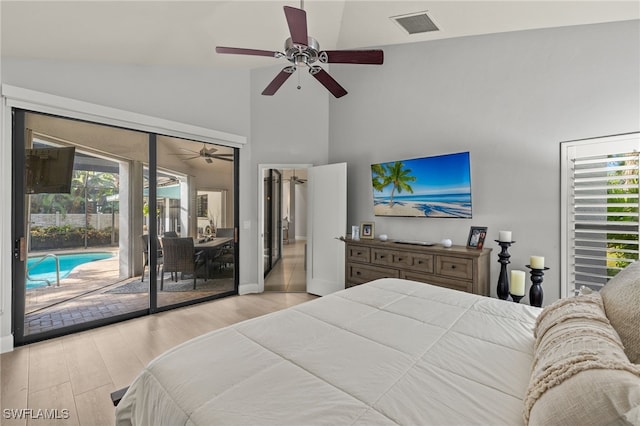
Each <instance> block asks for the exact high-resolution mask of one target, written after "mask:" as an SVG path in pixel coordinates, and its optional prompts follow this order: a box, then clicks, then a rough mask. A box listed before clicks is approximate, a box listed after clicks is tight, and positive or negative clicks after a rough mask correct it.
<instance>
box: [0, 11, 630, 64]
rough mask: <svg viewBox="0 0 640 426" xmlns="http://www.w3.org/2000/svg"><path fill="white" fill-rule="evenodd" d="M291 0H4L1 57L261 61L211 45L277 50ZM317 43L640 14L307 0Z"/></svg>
mask: <svg viewBox="0 0 640 426" xmlns="http://www.w3.org/2000/svg"><path fill="white" fill-rule="evenodd" d="M285 5H288V6H294V7H300V2H299V1H244V0H233V1H168V2H159V1H119V2H97V1H67V2H60V1H38V2H36V1H6V0H2V2H1V7H2V11H1V12H2V55H3V56H14V57H22V58H45V59H59V60H70V61H90V62H98V63H112V64H113V63H116V64H118V63H120V64H155V65H171V66H199V67H212V68H213V67H240V68H243V67H244V68H246V67H261V66H268V65H272V64H275V63H276V62H274V61H285V59H273V58H265V57H247V56H238V55H219V54H216V53H215V51H214V48H215V46H216V45H221V46H230V47H245V48H254V49H263V50H278V51H281V50H282V49H283V44H284V40H285V39H286V38H287V37H288V36H289V34H288V29H287V24H286V20H285V17H284V13H283V9H282V7H283V6H285ZM304 9H305V10H306V11H307V19H308V28H309V35H310V36H313V37H315V38H316V39H317V40H318V41H319V42H320V48H321V50H334V49H354V48H368V47H376V46H385V45H392V44H400V43H412V42H419V41H427V40H435V39H440V38H449V37H461V36H468V35H477V34H488V33H498V32H505V31H516V30H525V29H534V28H547V27H558V26H568V25H580V24H591V23H598V22H611V21H622V20H629V19H640V2H638V1H636V0H631V1H589V0H578V1H552V0H547V1H545V0H541V1H524V0H510V1H479V0H475V1H456V0H449V1H363V0H342V1H332V0H306V1H304ZM421 11H427V12H428V13H429V15H430V16H431V18H432V19H433V21H434V22H435V23H436V24H437V25H438V26H439V28H440V31H438V32H436V33H427V34H420V35H409V34H407V33H406V32H405V31H404V30H403V29H401V28H400V26H399V25H397V24H396V23H395V22H394V21H393V20H391V19H389V18H390V17H392V16H396V15H403V14H408V13H413V12H421Z"/></svg>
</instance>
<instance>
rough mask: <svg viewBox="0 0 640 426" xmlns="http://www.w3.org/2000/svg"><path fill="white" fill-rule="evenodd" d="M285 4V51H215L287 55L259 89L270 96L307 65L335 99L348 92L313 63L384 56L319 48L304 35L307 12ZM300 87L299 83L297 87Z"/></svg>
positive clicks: (378, 59)
mask: <svg viewBox="0 0 640 426" xmlns="http://www.w3.org/2000/svg"><path fill="white" fill-rule="evenodd" d="M300 6H301V8H300V9H297V8H295V7H290V6H284V14H285V17H286V18H287V24H288V26H289V33H290V34H291V37H289V38H288V39H287V40H286V41H285V42H284V52H277V51H270V50H258V49H243V48H237V47H222V46H217V47H216V52H217V53H230V54H236V55H255V56H271V57H274V58H286V59H287V60H288V61H289V62H291V63H292V65H289V66H287V67H285V68H284V69H283V70H282V71H280V73H279V74H278V75H276V78H274V79H273V80H272V81H271V83H269V85H268V86H267V87H266V88H265V89H264V91H263V92H262V94H263V95H267V96H271V95H273V94H274V93H276V92H277V91H278V89H279V88H280V87H281V86H282V85H283V84H284V82H285V81H287V79H288V78H289V77H291V75H292V74H293V73H294V72H296V70H297V69H298V67H305V66H306V67H309V74H311V75H312V76H313V77H314V78H315V79H316V80H318V81H319V82H320V83H321V84H322V85H323V86H324V87H326V88H327V90H329V92H331V94H333V96H335V97H336V98H340V97H342V96H344V95H346V94H347V91H346V90H345V89H344V88H343V87H342V86H340V84H338V82H337V81H336V80H334V79H333V77H331V76H330V75H329V73H327V72H326V71H325V70H324V69H323V68H322V67H320V66H319V65H314V64H315V62H317V61H320V62H321V63H324V64H369V65H382V62H383V59H384V55H383V52H382V50H324V51H321V50H320V45H319V44H318V41H317V40H316V39H314V38H313V37H309V35H308V34H307V13H306V12H305V11H304V10H303V9H302V1H301V2H300ZM299 88H300V86H298V89H299Z"/></svg>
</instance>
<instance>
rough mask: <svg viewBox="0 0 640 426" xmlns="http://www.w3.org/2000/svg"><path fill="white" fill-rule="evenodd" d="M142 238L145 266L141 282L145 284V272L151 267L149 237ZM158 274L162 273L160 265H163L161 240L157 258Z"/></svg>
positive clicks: (143, 266) (143, 236)
mask: <svg viewBox="0 0 640 426" xmlns="http://www.w3.org/2000/svg"><path fill="white" fill-rule="evenodd" d="M140 238H142V256H143V258H144V265H142V278H141V279H140V281H142V282H144V270H145V269H146V268H147V266H149V235H147V234H144V235H141V236H140ZM156 259H157V260H156V273H158V272H159V271H160V265H162V261H163V258H162V247H161V246H160V240H159V239H158V250H157V257H156Z"/></svg>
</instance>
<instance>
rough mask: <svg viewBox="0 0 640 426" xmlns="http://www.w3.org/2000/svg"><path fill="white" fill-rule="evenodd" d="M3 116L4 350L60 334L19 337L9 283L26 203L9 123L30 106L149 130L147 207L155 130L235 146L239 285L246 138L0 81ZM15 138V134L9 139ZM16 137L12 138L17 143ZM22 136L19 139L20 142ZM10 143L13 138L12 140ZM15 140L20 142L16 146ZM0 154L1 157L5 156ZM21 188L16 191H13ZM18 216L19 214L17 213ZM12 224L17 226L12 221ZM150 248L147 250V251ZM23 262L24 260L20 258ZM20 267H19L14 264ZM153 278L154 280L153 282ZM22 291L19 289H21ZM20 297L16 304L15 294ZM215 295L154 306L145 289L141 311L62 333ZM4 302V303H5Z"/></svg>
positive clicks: (0, 345)
mask: <svg viewBox="0 0 640 426" xmlns="http://www.w3.org/2000/svg"><path fill="white" fill-rule="evenodd" d="M2 97H3V98H4V99H3V102H2V107H1V108H2V120H3V122H4V124H5V126H4V131H3V134H2V138H3V145H4V147H3V148H2V151H3V152H5V153H6V150H7V149H8V150H9V154H10V156H7V157H8V158H11V161H12V167H11V171H10V172H9V174H10V175H11V178H12V184H13V185H12V191H13V192H12V199H11V200H10V202H9V203H6V204H5V206H4V207H3V209H4V210H3V212H2V217H7V218H9V217H10V218H11V219H12V220H11V224H7V223H6V222H3V224H2V234H3V235H7V236H9V235H10V236H11V239H10V241H11V247H10V249H9V250H10V253H11V254H10V256H12V257H11V259H12V261H10V262H8V261H7V260H4V261H2V262H1V264H2V265H6V264H7V263H9V264H10V265H11V267H10V268H5V267H3V268H2V271H0V315H2V318H0V319H2V322H1V323H0V339H1V340H0V352H5V351H7V350H11V349H12V348H13V346H14V345H20V344H25V343H31V342H34V341H37V340H43V339H46V338H51V337H54V336H55V335H59V334H60V333H57V334H56V333H55V331H54V332H53V333H51V334H50V333H49V332H44V333H40V334H38V335H35V336H33V337H32V336H26V338H25V336H24V322H23V321H24V311H25V306H24V305H25V300H24V296H25V294H24V293H25V292H24V290H23V291H22V292H20V291H15V292H14V291H13V288H14V287H16V286H14V285H13V279H14V276H13V275H14V269H15V268H14V263H15V258H14V256H19V255H20V252H19V251H16V252H14V241H16V240H19V239H20V238H21V237H22V238H25V237H26V235H18V233H19V232H16V230H17V229H22V230H23V231H22V234H24V232H25V231H24V229H26V228H25V227H24V226H21V227H20V228H18V227H17V225H18V222H16V220H17V221H21V222H22V225H24V221H25V205H24V203H22V205H20V206H18V205H16V204H17V203H15V202H14V200H16V199H24V195H23V197H22V198H20V197H17V194H18V193H22V194H24V166H25V164H24V155H21V154H22V153H23V152H24V148H25V146H24V144H25V138H24V135H22V137H20V136H19V135H14V134H13V133H14V132H13V127H14V124H15V125H16V126H18V127H16V128H22V129H24V114H25V112H24V111H20V110H25V111H30V112H34V113H42V114H47V115H53V116H57V117H61V118H63V119H76V120H81V121H87V122H91V123H95V124H98V125H106V126H112V127H117V128H123V129H127V130H133V131H141V132H145V133H147V134H148V135H149V154H150V158H149V160H150V161H149V167H150V170H153V173H150V175H151V176H150V178H151V179H152V182H151V183H152V184H151V188H150V191H151V192H150V204H153V205H150V207H151V209H152V210H151V211H155V204H156V202H157V201H156V197H155V193H156V185H155V184H153V181H156V173H155V172H156V169H157V161H156V144H155V141H156V137H157V135H166V136H173V137H177V138H183V139H190V140H195V141H198V142H205V143H211V144H215V145H224V146H228V147H231V148H234V228H235V238H234V245H235V250H234V252H235V265H236V266H235V268H236V270H235V286H234V293H235V294H237V293H238V284H239V267H238V265H239V255H238V253H239V250H238V241H239V238H238V219H239V186H238V182H239V178H238V176H239V170H240V169H239V149H240V148H241V147H242V146H243V145H244V144H245V143H246V138H245V137H243V136H239V135H234V134H230V133H224V132H219V131H216V130H212V129H206V128H202V127H197V126H191V125H187V124H184V123H178V122H173V121H169V120H164V119H159V118H155V117H150V116H146V115H142V114H135V113H130V112H127V111H122V110H118V109H113V108H109V107H104V106H100V105H96V104H91V103H87V102H82V101H76V100H73V99H69V98H63V97H59V96H54V95H49V94H46V93H41V92H35V91H31V90H27V89H22V88H18V87H14V86H9V85H3V86H2ZM14 111H16V112H19V114H17V115H18V119H20V118H19V117H20V116H21V117H22V125H20V123H19V122H18V123H14ZM14 137H16V139H14ZM16 141H17V142H16ZM20 141H21V142H20ZM14 143H16V144H15V145H14ZM18 145H20V146H18ZM7 157H5V158H7ZM20 173H22V175H21V177H18V174H20ZM17 191H20V192H17ZM18 215H20V218H21V219H20V218H19V217H18ZM13 224H15V225H16V226H14V225H13ZM150 225H151V227H152V228H151V229H150V234H151V235H155V234H157V229H154V228H155V227H156V225H155V222H154V221H151V223H150ZM154 244H156V239H155V238H152V239H151V245H152V250H154V247H153V245H154ZM7 249H8V247H7V245H4V246H3V248H0V257H3V258H4V259H9V253H7ZM153 252H155V250H154V251H152V253H153ZM24 261H26V259H25V260H24ZM154 263H156V259H155V257H154V256H151V258H150V265H149V266H150V268H149V272H150V279H153V280H155V279H157V276H156V275H157V274H156V268H155V266H156V265H154ZM18 269H20V268H18ZM22 282H24V272H22ZM152 282H154V281H152ZM7 290H8V291H9V294H12V297H11V300H10V301H9V300H7V299H8V298H7V297H6V294H7ZM20 293H22V294H20ZM225 295H227V294H221V295H217V297H221V296H225ZM18 297H21V303H20V302H18V301H17V300H16V299H17V298H18ZM217 297H216V296H211V297H206V298H201V299H196V300H194V301H192V302H184V303H180V304H174V305H170V306H163V307H160V308H158V307H157V294H155V292H153V291H151V292H150V308H149V309H146V310H142V311H137V312H132V313H127V314H123V315H117V316H113V317H110V318H108V319H105V320H99V321H93V322H91V323H85V324H79V325H76V326H69V327H68V328H65V329H64V333H63V334H69V333H73V332H77V331H80V330H85V329H88V328H93V327H98V326H102V325H106V324H108V323H113V322H117V321H122V320H124V319H129V318H133V317H136V316H140V315H145V314H148V313H154V312H157V311H162V310H168V309H174V308H176V307H180V306H184V305H189V304H193V303H200V302H202V301H206V300H209V299H215V298H217ZM7 302H9V303H7ZM19 311H20V312H21V313H22V322H20V321H15V320H13V319H14V318H16V315H17V314H18V313H19ZM7 320H8V321H9V322H10V323H11V325H10V333H8V328H7Z"/></svg>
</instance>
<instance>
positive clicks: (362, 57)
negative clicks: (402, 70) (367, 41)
mask: <svg viewBox="0 0 640 426" xmlns="http://www.w3.org/2000/svg"><path fill="white" fill-rule="evenodd" d="M383 61H384V53H383V51H382V50H325V51H324V52H320V62H323V63H325V64H327V63H329V64H367V65H382V63H383Z"/></svg>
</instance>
